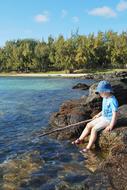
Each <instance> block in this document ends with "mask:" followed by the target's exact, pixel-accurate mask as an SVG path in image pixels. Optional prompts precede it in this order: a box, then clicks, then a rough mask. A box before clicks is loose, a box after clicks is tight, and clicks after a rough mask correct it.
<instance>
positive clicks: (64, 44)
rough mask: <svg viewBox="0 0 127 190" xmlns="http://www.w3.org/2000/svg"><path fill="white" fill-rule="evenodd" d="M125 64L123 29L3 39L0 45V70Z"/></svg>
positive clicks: (126, 41) (126, 51)
mask: <svg viewBox="0 0 127 190" xmlns="http://www.w3.org/2000/svg"><path fill="white" fill-rule="evenodd" d="M126 66H127V32H122V33H121V34H118V33H116V32H113V31H108V32H105V33H103V32H99V33H98V34H97V35H96V36H95V35H94V34H90V35H88V36H85V35H79V34H78V33H75V34H72V35H71V37H70V38H69V39H65V38H64V37H63V36H62V35H60V36H59V37H58V38H53V37H52V36H49V38H48V40H47V42H45V41H44V40H42V41H37V40H33V39H25V40H16V41H15V40H14V41H7V42H6V44H5V46H4V47H3V48H0V72H11V71H16V72H47V71H53V70H54V71H56V70H58V71H60V70H68V71H69V72H73V71H74V70H78V69H92V68H125V67H126Z"/></svg>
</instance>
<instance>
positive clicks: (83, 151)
mask: <svg viewBox="0 0 127 190" xmlns="http://www.w3.org/2000/svg"><path fill="white" fill-rule="evenodd" d="M89 150H90V149H88V148H84V149H82V150H80V152H81V153H86V152H88V151H89Z"/></svg>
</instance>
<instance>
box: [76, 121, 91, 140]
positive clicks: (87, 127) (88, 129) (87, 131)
mask: <svg viewBox="0 0 127 190" xmlns="http://www.w3.org/2000/svg"><path fill="white" fill-rule="evenodd" d="M92 128H93V125H92V124H91V123H87V125H86V127H85V129H84V130H83V132H82V134H81V135H80V137H79V139H80V140H83V139H84V138H85V137H86V136H88V135H89V133H90V131H91V129H92Z"/></svg>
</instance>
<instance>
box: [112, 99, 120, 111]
mask: <svg viewBox="0 0 127 190" xmlns="http://www.w3.org/2000/svg"><path fill="white" fill-rule="evenodd" d="M118 106H119V105H118V101H117V99H116V98H113V99H112V101H111V108H112V111H114V112H117V111H118Z"/></svg>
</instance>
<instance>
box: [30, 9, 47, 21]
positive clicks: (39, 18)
mask: <svg viewBox="0 0 127 190" xmlns="http://www.w3.org/2000/svg"><path fill="white" fill-rule="evenodd" d="M34 19H35V21H36V22H38V23H45V22H48V21H49V13H48V12H47V11H45V12H43V14H38V15H36V16H35V18H34Z"/></svg>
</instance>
